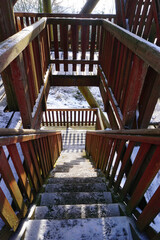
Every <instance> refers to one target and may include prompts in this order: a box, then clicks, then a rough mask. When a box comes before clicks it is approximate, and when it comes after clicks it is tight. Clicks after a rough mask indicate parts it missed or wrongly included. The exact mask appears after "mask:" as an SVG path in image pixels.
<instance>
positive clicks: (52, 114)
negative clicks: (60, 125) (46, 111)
mask: <svg viewBox="0 0 160 240" xmlns="http://www.w3.org/2000/svg"><path fill="white" fill-rule="evenodd" d="M54 113H55V111H52V119H53V126H55V118H54Z"/></svg>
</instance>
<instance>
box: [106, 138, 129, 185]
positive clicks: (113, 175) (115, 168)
mask: <svg viewBox="0 0 160 240" xmlns="http://www.w3.org/2000/svg"><path fill="white" fill-rule="evenodd" d="M125 143H126V141H124V140H122V141H121V142H120V143H119V147H118V151H117V157H116V160H115V163H114V166H113V170H112V173H111V176H110V179H109V185H108V186H109V187H111V186H112V184H113V182H114V178H115V175H116V171H117V168H118V165H119V162H120V161H121V158H122V153H123V150H124V147H125Z"/></svg>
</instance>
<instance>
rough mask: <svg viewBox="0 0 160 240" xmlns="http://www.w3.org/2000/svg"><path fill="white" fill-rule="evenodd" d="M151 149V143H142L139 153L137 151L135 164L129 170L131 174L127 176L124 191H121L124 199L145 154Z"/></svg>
mask: <svg viewBox="0 0 160 240" xmlns="http://www.w3.org/2000/svg"><path fill="white" fill-rule="evenodd" d="M149 149H150V145H149V144H146V143H144V144H142V145H141V147H140V149H139V151H138V153H137V156H136V158H135V160H134V163H133V166H132V168H131V170H130V172H129V175H128V177H127V180H126V182H125V185H124V187H123V189H122V192H121V198H122V199H124V197H125V196H126V194H127V191H128V190H129V188H130V186H131V183H132V181H133V179H134V178H135V176H136V174H137V171H138V170H139V169H140V167H141V165H142V163H143V161H144V158H145V156H146V155H147V153H148V151H149Z"/></svg>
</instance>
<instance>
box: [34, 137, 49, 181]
mask: <svg viewBox="0 0 160 240" xmlns="http://www.w3.org/2000/svg"><path fill="white" fill-rule="evenodd" d="M36 143H37V150H38V151H37V152H38V154H39V160H40V163H41V167H42V173H43V176H44V178H46V176H47V171H46V166H45V161H44V156H43V152H42V148H41V142H40V139H37V142H36Z"/></svg>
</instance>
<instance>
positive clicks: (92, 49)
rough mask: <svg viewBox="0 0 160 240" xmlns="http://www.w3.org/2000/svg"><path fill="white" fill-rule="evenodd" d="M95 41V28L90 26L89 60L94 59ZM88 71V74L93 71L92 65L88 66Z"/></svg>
mask: <svg viewBox="0 0 160 240" xmlns="http://www.w3.org/2000/svg"><path fill="white" fill-rule="evenodd" d="M95 40H96V26H92V35H91V47H90V60H93V59H94V51H95ZM89 71H90V72H92V71H93V65H89Z"/></svg>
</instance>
